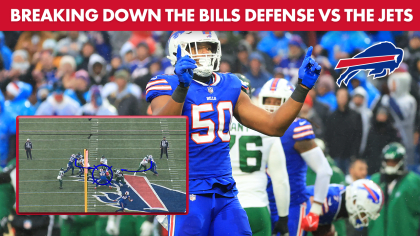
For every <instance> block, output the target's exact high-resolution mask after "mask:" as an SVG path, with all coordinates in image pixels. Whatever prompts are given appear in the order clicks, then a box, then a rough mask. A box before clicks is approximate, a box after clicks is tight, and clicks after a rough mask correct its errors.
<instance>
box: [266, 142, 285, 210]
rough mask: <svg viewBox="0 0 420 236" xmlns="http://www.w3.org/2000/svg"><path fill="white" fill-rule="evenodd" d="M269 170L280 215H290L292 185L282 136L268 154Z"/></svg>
mask: <svg viewBox="0 0 420 236" xmlns="http://www.w3.org/2000/svg"><path fill="white" fill-rule="evenodd" d="M268 172H269V174H270V177H271V181H272V183H273V192H274V197H275V198H276V205H277V212H278V215H279V216H288V215H289V205H290V185H289V175H288V174H287V168H286V156H285V155H284V150H283V146H282V145H281V142H280V138H277V141H276V142H274V143H273V145H272V146H271V150H270V155H269V156H268Z"/></svg>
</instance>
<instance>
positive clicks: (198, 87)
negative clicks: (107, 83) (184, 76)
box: [146, 73, 245, 196]
mask: <svg viewBox="0 0 420 236" xmlns="http://www.w3.org/2000/svg"><path fill="white" fill-rule="evenodd" d="M178 84H179V82H178V77H177V76H176V75H159V76H157V77H155V78H153V79H151V80H150V81H149V83H148V85H147V87H146V100H147V101H148V102H151V101H152V100H153V99H154V98H156V97H158V96H162V95H172V93H173V92H174V90H175V89H176V87H177V86H178ZM241 87H245V85H242V82H241V81H240V80H239V79H238V77H236V76H235V75H233V74H230V73H226V74H224V73H213V76H212V80H211V81H210V83H209V84H205V83H201V82H198V81H195V80H193V81H192V83H191V85H190V88H189V91H188V94H187V97H186V99H185V102H184V107H183V109H182V115H184V116H188V118H189V119H188V122H189V129H188V130H189V188H190V189H189V192H190V193H196V194H199V193H218V194H221V195H224V196H234V195H236V192H237V190H236V187H235V181H234V180H233V178H232V167H231V163H230V156H229V141H230V134H229V129H230V121H231V118H232V115H233V111H234V109H235V105H236V102H237V100H238V97H239V94H240V93H241ZM217 185H218V186H220V185H223V187H214V186H217Z"/></svg>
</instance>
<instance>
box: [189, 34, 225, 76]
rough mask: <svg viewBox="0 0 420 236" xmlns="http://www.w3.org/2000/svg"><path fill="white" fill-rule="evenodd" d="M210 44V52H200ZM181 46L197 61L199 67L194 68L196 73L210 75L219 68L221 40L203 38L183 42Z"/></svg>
mask: <svg viewBox="0 0 420 236" xmlns="http://www.w3.org/2000/svg"><path fill="white" fill-rule="evenodd" d="M207 44H208V46H210V48H209V49H210V53H200V52H201V51H202V50H203V49H202V48H203V47H205V46H206V45H207ZM181 47H183V48H184V50H185V51H186V52H187V55H189V56H190V57H191V58H192V59H194V60H195V61H196V63H197V68H195V69H194V74H197V75H198V76H200V77H208V76H210V75H211V74H212V73H213V71H218V70H219V65H220V58H221V56H222V55H221V49H220V42H218V41H215V40H212V39H209V40H206V39H202V40H200V41H199V42H192V43H189V44H181Z"/></svg>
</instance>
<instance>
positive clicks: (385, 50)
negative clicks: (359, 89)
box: [335, 42, 404, 86]
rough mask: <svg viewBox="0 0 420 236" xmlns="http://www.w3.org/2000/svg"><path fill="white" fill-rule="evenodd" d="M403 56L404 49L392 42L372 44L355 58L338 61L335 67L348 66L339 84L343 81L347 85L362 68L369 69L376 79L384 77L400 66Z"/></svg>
mask: <svg viewBox="0 0 420 236" xmlns="http://www.w3.org/2000/svg"><path fill="white" fill-rule="evenodd" d="M403 57H404V51H403V50H402V49H401V48H397V47H395V45H394V44H393V43H391V42H382V43H378V44H375V45H373V46H370V47H369V48H367V49H366V50H364V51H363V52H361V53H359V54H357V55H356V56H354V57H353V58H347V59H341V60H340V61H339V62H338V63H337V66H336V67H335V69H343V68H347V70H346V71H345V72H344V73H343V74H341V75H340V77H339V78H338V80H337V85H338V86H340V85H341V83H342V82H344V84H345V85H347V84H348V83H349V82H350V80H351V79H352V78H353V77H354V76H355V75H356V74H357V73H359V71H361V70H367V71H369V75H373V78H374V79H376V78H381V77H384V76H386V75H387V72H389V74H391V73H393V72H394V71H395V70H396V69H397V68H398V67H400V65H401V62H402V59H403Z"/></svg>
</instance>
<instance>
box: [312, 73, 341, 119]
mask: <svg viewBox="0 0 420 236" xmlns="http://www.w3.org/2000/svg"><path fill="white" fill-rule="evenodd" d="M334 86H335V83H334V78H333V77H332V76H331V75H328V74H324V75H321V76H319V78H318V81H317V86H316V87H315V89H316V93H317V97H316V98H317V100H318V101H319V102H322V103H324V104H326V105H328V106H329V108H330V111H331V112H333V111H335V110H336V109H337V98H336V97H335V94H334Z"/></svg>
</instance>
